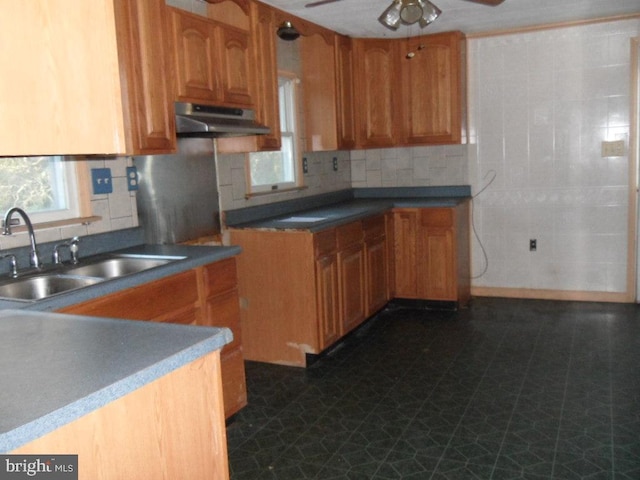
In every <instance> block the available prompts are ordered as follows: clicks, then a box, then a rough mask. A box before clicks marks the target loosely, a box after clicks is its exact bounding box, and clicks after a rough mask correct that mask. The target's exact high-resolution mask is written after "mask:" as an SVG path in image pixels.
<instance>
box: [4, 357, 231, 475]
mask: <svg viewBox="0 0 640 480" xmlns="http://www.w3.org/2000/svg"><path fill="white" fill-rule="evenodd" d="M11 453H14V454H47V455H48V454H77V455H78V478H79V479H80V480H119V479H122V480H125V479H126V480H130V479H136V480H161V479H162V480H175V479H177V478H188V479H191V480H228V478H229V468H228V459H227V444H226V430H225V421H224V414H223V399H222V389H221V384H220V352H219V351H215V352H212V353H209V354H207V355H206V356H204V357H201V358H199V359H197V360H194V361H193V362H191V363H189V364H187V365H185V366H183V367H180V368H178V369H177V370H174V371H173V372H171V373H169V374H167V375H165V376H163V377H161V378H159V379H157V380H155V381H153V382H151V383H149V384H147V385H145V386H143V387H141V388H139V389H138V390H135V391H133V392H131V393H129V394H127V395H125V396H123V397H121V398H119V399H117V400H115V401H113V402H111V403H109V404H107V405H105V406H104V407H102V408H100V409H98V410H95V411H94V412H91V413H89V414H87V415H85V416H83V417H80V418H78V419H77V420H75V421H73V422H71V423H68V424H67V425H64V426H62V427H60V428H59V429H57V430H55V431H53V432H51V433H49V434H46V435H44V436H43V437H40V438H38V439H36V440H33V441H32V442H29V443H28V444H26V445H24V446H22V447H20V448H18V449H16V450H14V451H12V452H11Z"/></svg>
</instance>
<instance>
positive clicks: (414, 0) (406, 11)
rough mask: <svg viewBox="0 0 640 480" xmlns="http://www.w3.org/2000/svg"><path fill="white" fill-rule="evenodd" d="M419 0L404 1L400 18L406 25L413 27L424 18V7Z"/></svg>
mask: <svg viewBox="0 0 640 480" xmlns="http://www.w3.org/2000/svg"><path fill="white" fill-rule="evenodd" d="M420 3H421V2H419V1H418V0H403V1H402V8H401V9H400V18H401V20H402V23H404V24H405V25H413V24H414V23H416V22H417V21H418V20H420V19H421V18H422V14H423V11H422V6H421V5H420Z"/></svg>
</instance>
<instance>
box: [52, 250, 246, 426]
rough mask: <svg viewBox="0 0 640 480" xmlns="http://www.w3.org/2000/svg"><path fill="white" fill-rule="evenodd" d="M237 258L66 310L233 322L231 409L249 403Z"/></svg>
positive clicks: (228, 353)
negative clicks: (241, 328) (241, 327)
mask: <svg viewBox="0 0 640 480" xmlns="http://www.w3.org/2000/svg"><path fill="white" fill-rule="evenodd" d="M237 283H238V276H237V272H236V259H235V258H227V259H224V260H221V261H219V262H215V263H211V264H208V265H204V266H202V267H197V268H195V269H192V270H187V271H185V272H182V273H178V274H176V275H172V276H170V277H166V278H161V279H159V280H155V281H152V282H148V283H144V284H142V285H138V286H136V287H132V288H129V289H126V290H122V291H119V292H115V293H112V294H110V295H105V296H103V297H99V298H95V299H92V300H88V301H86V302H83V303H79V304H76V305H71V306H69V307H65V308H63V309H61V310H60V312H62V313H71V314H77V315H88V316H94V317H110V318H123V319H129V320H151V321H156V322H172V323H182V324H188V325H204V326H215V327H227V328H229V329H231V331H232V333H233V337H234V339H233V342H232V343H230V344H228V345H225V347H224V348H223V349H222V353H221V360H220V361H221V364H222V384H223V394H224V407H225V408H224V410H225V415H226V416H227V417H230V416H231V415H233V414H234V413H236V412H238V411H239V410H240V409H241V408H242V407H244V406H245V405H246V404H247V390H246V380H245V375H244V358H243V353H242V334H241V330H240V305H239V299H238V290H237Z"/></svg>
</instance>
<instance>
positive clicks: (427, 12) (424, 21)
mask: <svg viewBox="0 0 640 480" xmlns="http://www.w3.org/2000/svg"><path fill="white" fill-rule="evenodd" d="M420 3H421V4H422V17H421V18H420V20H419V23H420V27H421V28H424V27H426V26H427V25H429V24H430V23H432V22H433V21H434V20H435V19H436V18H438V17H439V16H440V14H441V13H442V10H440V9H439V8H438V7H436V6H435V5H434V4H433V3H431V2H430V1H429V0H420Z"/></svg>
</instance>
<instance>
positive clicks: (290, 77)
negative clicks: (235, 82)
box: [246, 71, 305, 197]
mask: <svg viewBox="0 0 640 480" xmlns="http://www.w3.org/2000/svg"><path fill="white" fill-rule="evenodd" d="M281 78H284V79H286V80H287V81H289V82H290V84H291V86H292V89H291V94H292V96H293V101H292V102H290V103H289V104H288V105H287V107H288V112H287V117H288V118H290V119H291V122H292V124H293V126H294V129H295V130H294V132H293V135H295V137H294V142H293V167H294V172H293V178H294V179H293V181H291V182H281V183H277V184H272V185H256V186H254V185H252V182H251V166H250V154H247V159H246V174H247V175H246V176H247V182H246V183H247V194H246V197H251V196H255V195H268V194H272V193H281V192H287V191H291V190H299V189H303V188H305V187H304V186H303V185H302V180H303V176H302V139H301V135H300V121H299V118H298V117H299V111H300V98H301V97H300V79H299V78H298V77H297V75H295V74H294V73H292V72H286V71H278V82H280V79H281ZM278 107H279V108H280V99H278ZM282 122H283V118H282V115H281V116H280V123H281V125H279V126H278V128H280V129H281V136H286V135H287V133H286V132H282ZM256 153H260V152H256Z"/></svg>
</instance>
